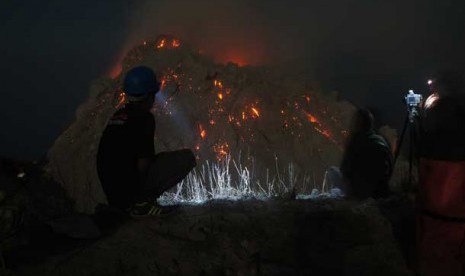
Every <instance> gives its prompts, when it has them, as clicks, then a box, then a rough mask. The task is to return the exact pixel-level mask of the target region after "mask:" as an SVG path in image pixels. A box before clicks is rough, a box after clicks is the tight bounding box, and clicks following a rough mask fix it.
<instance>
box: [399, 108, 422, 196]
mask: <svg viewBox="0 0 465 276" xmlns="http://www.w3.org/2000/svg"><path fill="white" fill-rule="evenodd" d="M418 116H419V113H418V110H417V107H416V106H410V105H409V106H408V110H407V116H406V117H405V122H404V126H403V128H402V133H401V135H400V139H399V142H398V143H397V148H396V152H395V155H394V165H393V167H395V165H396V162H397V158H398V157H399V154H400V149H401V147H402V141H403V140H404V137H405V133H406V130H407V128H408V127H409V126H410V128H409V134H410V139H409V140H410V141H409V142H410V147H409V173H408V183H409V185H410V187H411V186H412V169H413V157H414V153H415V149H416V141H417V140H416V139H417V128H416V119H417V118H418Z"/></svg>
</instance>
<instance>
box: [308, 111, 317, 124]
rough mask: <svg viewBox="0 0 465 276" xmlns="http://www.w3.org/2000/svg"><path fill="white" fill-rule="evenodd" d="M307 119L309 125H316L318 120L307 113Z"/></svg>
mask: <svg viewBox="0 0 465 276" xmlns="http://www.w3.org/2000/svg"><path fill="white" fill-rule="evenodd" d="M307 118H308V120H309V121H310V122H311V123H318V119H317V118H315V117H314V116H313V115H312V114H310V113H307Z"/></svg>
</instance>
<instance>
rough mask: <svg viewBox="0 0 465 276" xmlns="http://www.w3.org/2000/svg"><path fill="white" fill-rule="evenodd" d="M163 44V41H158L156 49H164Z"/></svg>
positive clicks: (164, 41)
mask: <svg viewBox="0 0 465 276" xmlns="http://www.w3.org/2000/svg"><path fill="white" fill-rule="evenodd" d="M165 43H166V40H165V39H162V40H160V41H159V42H158V44H157V49H160V48H163V47H165Z"/></svg>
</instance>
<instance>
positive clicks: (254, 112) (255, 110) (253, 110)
mask: <svg viewBox="0 0 465 276" xmlns="http://www.w3.org/2000/svg"><path fill="white" fill-rule="evenodd" d="M252 112H253V114H255V115H256V116H257V117H260V112H258V110H257V109H256V108H255V107H252Z"/></svg>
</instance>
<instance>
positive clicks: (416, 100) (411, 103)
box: [405, 90, 423, 108]
mask: <svg viewBox="0 0 465 276" xmlns="http://www.w3.org/2000/svg"><path fill="white" fill-rule="evenodd" d="M422 100H423V96H422V95H421V94H415V92H413V90H410V91H409V92H408V94H407V96H405V102H406V103H407V105H408V107H409V108H414V107H419V106H420V104H421V101H422Z"/></svg>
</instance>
